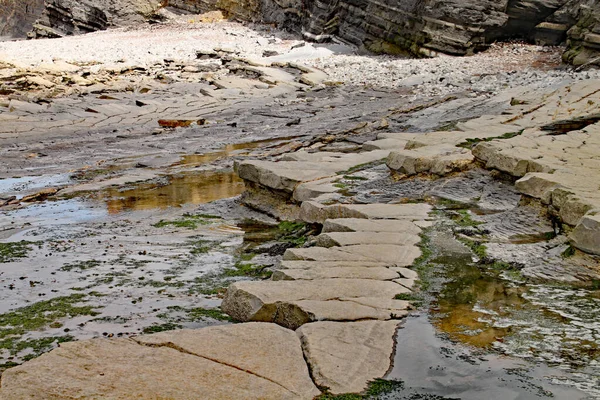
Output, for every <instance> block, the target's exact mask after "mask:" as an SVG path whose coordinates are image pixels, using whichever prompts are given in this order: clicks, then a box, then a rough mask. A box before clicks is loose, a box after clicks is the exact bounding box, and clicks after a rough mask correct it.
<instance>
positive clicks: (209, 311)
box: [158, 306, 232, 322]
mask: <svg viewBox="0 0 600 400" xmlns="http://www.w3.org/2000/svg"><path fill="white" fill-rule="evenodd" d="M167 309H168V310H170V311H175V312H183V313H185V315H186V320H188V321H190V322H200V321H204V320H206V319H208V318H210V319H214V320H217V321H229V322H231V321H232V319H231V317H230V316H229V315H227V314H225V313H224V312H223V311H221V310H220V309H218V308H202V307H195V308H184V307H181V306H169V307H167ZM158 317H159V318H169V316H168V315H167V314H160V315H159V316H158Z"/></svg>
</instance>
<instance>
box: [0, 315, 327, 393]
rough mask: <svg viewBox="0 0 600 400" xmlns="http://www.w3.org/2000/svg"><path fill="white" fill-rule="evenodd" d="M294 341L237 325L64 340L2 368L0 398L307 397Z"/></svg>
mask: <svg viewBox="0 0 600 400" xmlns="http://www.w3.org/2000/svg"><path fill="white" fill-rule="evenodd" d="M295 336H296V335H295V334H294V332H291V331H288V330H286V329H283V328H281V327H278V326H276V325H274V324H239V325H229V326H219V327H210V328H205V329H199V330H185V331H177V332H164V333H160V334H157V335H156V336H155V335H149V336H144V337H138V338H136V339H135V340H134V339H112V340H107V339H94V340H85V341H79V342H72V343H65V344H62V345H61V346H60V347H59V348H58V349H55V350H53V351H51V352H50V353H47V354H44V355H42V356H41V357H39V358H36V359H34V360H32V361H29V362H27V363H25V364H23V365H21V366H19V367H16V368H12V369H9V370H7V371H5V372H4V373H3V375H2V388H1V389H0V398H2V399H7V400H8V399H10V400H20V399H41V398H43V399H56V400H58V399H73V398H90V399H91V398H102V399H109V398H110V399H133V398H135V399H157V398H162V399H199V398H207V399H223V400H225V399H256V398H264V399H282V398H285V399H312V398H313V397H314V396H316V395H318V394H319V391H318V389H317V388H316V387H315V385H314V384H313V382H312V381H311V379H310V377H309V375H308V369H307V367H306V364H305V362H304V360H303V356H302V352H301V349H300V342H299V340H298V339H297V337H295ZM136 341H137V342H136Z"/></svg>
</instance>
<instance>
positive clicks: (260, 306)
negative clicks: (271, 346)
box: [221, 279, 409, 327]
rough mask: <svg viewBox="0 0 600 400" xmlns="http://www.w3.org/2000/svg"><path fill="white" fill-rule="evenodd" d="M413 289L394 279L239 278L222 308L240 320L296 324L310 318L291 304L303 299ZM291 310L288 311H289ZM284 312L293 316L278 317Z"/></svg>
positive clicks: (390, 294)
mask: <svg viewBox="0 0 600 400" xmlns="http://www.w3.org/2000/svg"><path fill="white" fill-rule="evenodd" d="M408 292H409V291H408V290H407V289H406V288H404V287H403V286H401V285H398V284H397V283H394V282H390V281H377V280H372V279H322V280H316V281H306V280H300V281H260V282H257V281H254V282H236V283H234V284H232V285H230V286H229V288H228V289H227V294H226V295H225V298H224V299H223V303H222V305H221V308H222V309H223V311H225V312H226V313H227V314H229V315H231V316H232V317H233V318H235V319H237V320H239V321H264V322H273V321H275V322H277V323H281V324H282V325H284V326H288V327H296V326H299V325H301V324H302V323H306V322H308V320H307V319H306V316H305V313H302V312H300V311H299V312H296V310H292V311H289V309H290V304H293V303H295V302H298V301H301V300H313V301H314V300H317V301H327V300H337V299H340V298H354V297H381V298H384V299H393V298H394V296H395V295H397V294H400V293H408ZM286 310H287V311H286ZM283 313H287V314H289V315H293V318H291V317H290V319H289V320H286V321H281V320H277V317H278V315H279V317H281V315H282V314H283Z"/></svg>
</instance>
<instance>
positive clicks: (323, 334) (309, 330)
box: [297, 321, 398, 394]
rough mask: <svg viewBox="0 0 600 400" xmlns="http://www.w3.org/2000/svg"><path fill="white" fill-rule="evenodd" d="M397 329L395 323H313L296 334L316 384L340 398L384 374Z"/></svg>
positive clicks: (396, 323) (355, 391)
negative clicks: (338, 395) (339, 395)
mask: <svg viewBox="0 0 600 400" xmlns="http://www.w3.org/2000/svg"><path fill="white" fill-rule="evenodd" d="M397 329H398V322H396V321H361V322H345V323H344V322H314V323H310V324H306V325H304V326H302V327H301V328H300V329H298V331H297V333H298V335H299V337H300V340H301V341H302V347H303V349H304V355H305V357H306V359H307V361H308V364H309V366H310V368H311V371H312V376H313V378H314V380H315V382H316V384H317V385H320V386H324V387H327V388H329V390H330V391H331V393H333V394H341V393H358V392H361V391H363V390H364V389H365V388H366V387H367V385H368V382H370V381H372V380H373V379H377V378H382V377H383V376H384V375H385V374H386V372H387V371H388V369H389V367H390V363H391V357H392V356H393V352H394V335H395V333H396V330H397Z"/></svg>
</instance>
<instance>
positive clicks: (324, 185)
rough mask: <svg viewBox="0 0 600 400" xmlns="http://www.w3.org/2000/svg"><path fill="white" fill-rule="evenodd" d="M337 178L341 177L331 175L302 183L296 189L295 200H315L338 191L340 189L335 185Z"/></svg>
mask: <svg viewBox="0 0 600 400" xmlns="http://www.w3.org/2000/svg"><path fill="white" fill-rule="evenodd" d="M337 179H339V178H338V177H330V178H324V179H319V180H316V181H311V182H304V183H301V184H299V185H298V186H297V187H296V189H294V200H296V201H297V202H303V201H307V200H313V199H315V198H317V197H319V196H321V195H324V194H328V193H336V192H337V191H338V190H339V188H338V187H336V186H334V185H335V181H336V180H337Z"/></svg>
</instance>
